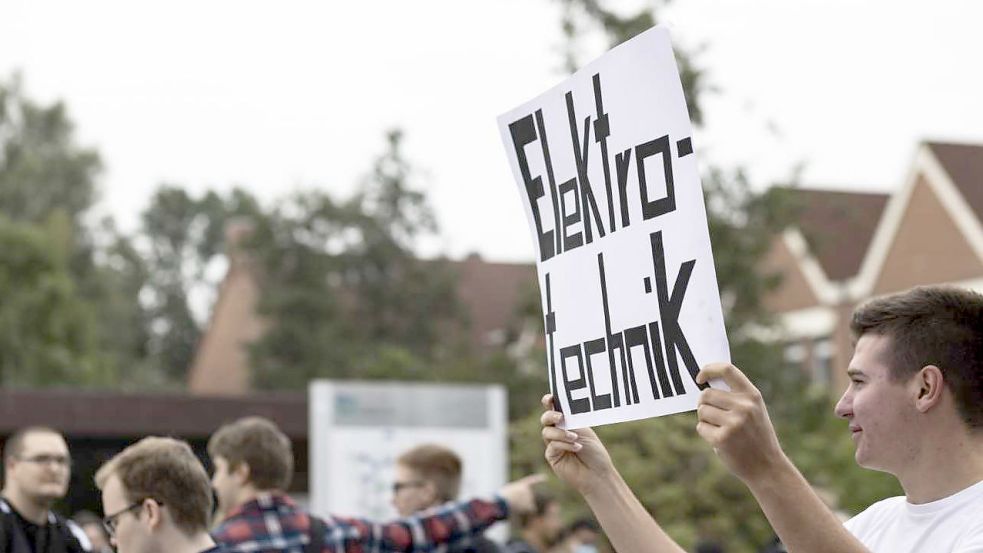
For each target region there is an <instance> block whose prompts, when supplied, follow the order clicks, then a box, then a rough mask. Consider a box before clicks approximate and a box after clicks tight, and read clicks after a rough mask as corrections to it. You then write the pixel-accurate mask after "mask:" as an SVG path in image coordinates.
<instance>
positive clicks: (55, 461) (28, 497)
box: [0, 426, 90, 553]
mask: <svg viewBox="0 0 983 553" xmlns="http://www.w3.org/2000/svg"><path fill="white" fill-rule="evenodd" d="M3 469H4V482H3V491H2V493H0V496H2V497H0V552H2V553H81V552H87V551H89V549H90V544H89V540H88V538H86V536H85V533H84V532H82V530H81V528H79V527H78V526H77V525H76V524H75V523H73V522H71V521H69V520H66V519H64V518H62V517H60V516H58V515H57V514H55V513H54V512H53V511H52V510H51V508H52V506H53V505H54V504H55V502H56V501H58V500H59V499H61V498H63V497H65V494H66V493H68V481H69V478H70V477H71V472H72V458H71V456H70V455H69V452H68V444H67V443H65V438H64V437H63V436H62V435H61V433H59V432H58V431H57V430H54V429H51V428H46V427H40V426H34V427H29V428H23V429H21V430H18V431H16V432H14V433H13V434H12V435H11V436H10V438H8V439H7V442H6V443H5V444H4V448H3Z"/></svg>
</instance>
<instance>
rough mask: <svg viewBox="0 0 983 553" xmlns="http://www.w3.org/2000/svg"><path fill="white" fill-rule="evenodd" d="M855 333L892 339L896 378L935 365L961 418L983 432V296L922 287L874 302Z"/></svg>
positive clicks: (861, 310)
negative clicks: (940, 372)
mask: <svg viewBox="0 0 983 553" xmlns="http://www.w3.org/2000/svg"><path fill="white" fill-rule="evenodd" d="M850 329H851V330H852V331H853V333H854V336H855V337H856V338H857V339H859V338H860V337H861V336H863V335H864V334H878V335H882V336H887V337H889V338H890V340H891V347H890V353H889V355H890V359H889V360H888V362H889V364H890V371H891V372H890V376H891V378H892V379H894V380H895V381H905V380H908V379H909V378H911V376H912V375H914V374H915V373H917V372H918V371H919V370H921V369H922V367H925V366H927V365H935V366H936V367H938V368H939V370H941V371H942V374H943V378H944V380H945V383H946V386H948V387H949V390H950V391H951V392H952V395H953V397H954V398H955V403H956V409H957V410H958V412H959V415H960V416H961V417H962V419H963V420H964V421H965V422H966V424H967V425H968V426H969V427H970V428H972V429H983V295H980V294H979V293H976V292H973V291H970V290H964V289H961V288H955V287H952V286H921V287H917V288H912V289H911V290H908V291H907V292H902V293H900V294H892V295H889V296H883V297H879V298H875V299H872V300H870V301H868V302H867V303H865V304H863V305H861V306H860V307H858V308H857V309H856V310H855V311H854V313H853V320H852V321H851V323H850Z"/></svg>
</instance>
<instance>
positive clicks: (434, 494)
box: [392, 444, 498, 553]
mask: <svg viewBox="0 0 983 553" xmlns="http://www.w3.org/2000/svg"><path fill="white" fill-rule="evenodd" d="M395 469H396V470H395V480H394V482H393V497H392V504H393V507H395V508H396V512H397V513H399V516H401V517H408V516H410V515H412V514H413V513H417V512H420V511H424V510H426V509H431V508H434V507H439V506H440V505H443V504H445V503H448V502H450V501H454V500H455V499H457V494H458V492H459V491H460V489H461V470H462V467H461V458H460V457H459V456H458V455H457V453H454V452H453V451H451V450H450V449H448V448H446V447H444V446H441V445H437V444H423V445H419V446H416V447H414V448H412V449H409V450H407V451H405V452H403V453H402V454H401V455H400V456H399V457H398V458H397V459H396V467H395ZM497 552H498V546H497V545H495V542H493V541H491V540H489V539H488V538H486V537H484V536H483V535H481V534H478V535H476V536H474V537H473V538H471V539H470V540H465V541H463V542H461V543H460V544H459V545H457V546H453V547H450V548H449V549H448V550H447V553H497Z"/></svg>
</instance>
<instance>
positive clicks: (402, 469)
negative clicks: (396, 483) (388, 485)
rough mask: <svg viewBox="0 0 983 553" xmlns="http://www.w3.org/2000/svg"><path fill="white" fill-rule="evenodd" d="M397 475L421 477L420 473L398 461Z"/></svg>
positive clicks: (413, 477)
mask: <svg viewBox="0 0 983 553" xmlns="http://www.w3.org/2000/svg"><path fill="white" fill-rule="evenodd" d="M396 477H397V478H399V477H405V478H407V479H419V478H420V473H419V472H417V471H415V470H413V469H412V468H410V467H408V466H406V465H404V464H402V463H396Z"/></svg>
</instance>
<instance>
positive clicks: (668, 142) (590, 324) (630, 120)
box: [499, 28, 729, 428]
mask: <svg viewBox="0 0 983 553" xmlns="http://www.w3.org/2000/svg"><path fill="white" fill-rule="evenodd" d="M499 127H500V130H501V133H502V138H503V141H504V142H505V145H506V151H507V153H508V155H509V160H510V162H511V165H512V170H513V173H514V175H515V177H516V181H517V182H518V184H519V189H520V192H521V195H522V198H523V204H524V206H525V208H526V213H527V215H528V219H529V221H530V228H531V230H532V233H533V237H534V240H535V243H536V245H537V249H538V262H537V266H538V269H539V277H540V289H541V292H542V296H543V308H544V312H545V317H546V342H547V347H548V348H549V352H548V361H549V373H550V384H551V389H552V390H553V393H554V395H555V396H556V397H557V399H558V400H559V402H560V407H561V409H562V410H563V411H564V412H565V413H566V414H567V416H566V421H565V422H566V425H567V426H568V427H570V428H577V427H581V426H588V425H595V424H604V423H609V422H618V421H623V420H632V419H638V418H645V417H651V416H658V415H663V414H668V413H675V412H679V411H684V410H690V409H693V408H695V402H696V394H697V392H698V387H697V386H696V384H695V381H694V377H695V375H696V373H697V372H698V371H699V367H700V366H701V365H702V364H705V363H707V362H711V361H727V360H729V353H728V348H727V339H726V335H725V334H724V326H723V318H722V316H721V311H720V300H719V294H718V292H717V283H716V276H715V274H714V268H713V258H712V255H711V251H710V240H709V234H708V231H707V224H706V213H705V209H704V205H703V197H702V191H701V187H700V181H699V176H698V173H697V169H696V161H695V158H696V156H695V155H694V153H693V143H692V139H691V135H692V131H691V127H690V123H689V118H688V115H687V112H686V105H685V100H684V99H683V92H682V86H681V85H680V81H679V75H678V71H677V69H676V65H675V60H674V59H673V56H672V50H671V46H670V44H669V37H668V33H667V32H666V31H665V30H664V29H661V28H655V29H652V30H649V31H647V32H646V33H643V34H642V35H639V36H638V37H636V38H635V39H633V40H631V41H629V42H627V43H625V44H623V45H621V46H619V47H617V48H615V49H614V50H612V51H611V52H609V53H608V54H606V55H605V56H603V57H602V58H600V59H598V60H596V61H595V62H593V63H591V64H590V65H588V66H587V67H585V68H584V69H582V70H581V71H580V72H578V73H577V74H575V75H574V76H572V77H571V78H570V79H568V80H567V81H565V82H564V83H562V84H561V85H559V86H558V87H556V88H554V89H552V90H550V91H548V92H546V93H545V94H543V95H541V96H540V97H538V98H536V99H535V100H533V101H531V102H528V103H527V104H525V105H523V106H521V107H519V108H517V109H515V110H513V111H511V112H509V113H506V114H505V115H502V116H501V117H500V118H499Z"/></svg>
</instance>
